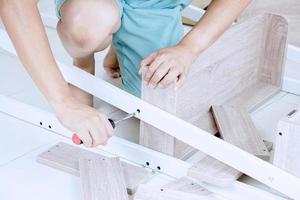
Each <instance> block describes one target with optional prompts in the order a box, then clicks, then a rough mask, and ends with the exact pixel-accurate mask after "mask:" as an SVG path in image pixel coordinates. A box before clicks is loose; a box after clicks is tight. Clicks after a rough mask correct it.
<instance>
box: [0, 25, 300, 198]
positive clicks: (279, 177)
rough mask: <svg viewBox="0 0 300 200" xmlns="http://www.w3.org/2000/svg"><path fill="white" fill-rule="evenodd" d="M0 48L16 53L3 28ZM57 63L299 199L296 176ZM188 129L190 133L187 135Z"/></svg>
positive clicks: (98, 91)
mask: <svg viewBox="0 0 300 200" xmlns="http://www.w3.org/2000/svg"><path fill="white" fill-rule="evenodd" d="M0 47H1V48H3V49H5V50H7V51H9V52H11V53H13V54H15V55H16V52H15V50H14V47H13V46H12V44H11V42H10V39H9V37H8V35H7V34H6V33H5V31H3V30H1V32H0ZM58 65H59V67H60V70H61V72H62V74H63V76H64V78H65V79H66V81H68V82H70V83H72V84H73V85H75V86H77V87H79V88H81V89H83V90H85V91H86V92H89V93H91V94H93V95H94V96H96V97H98V98H100V99H102V100H104V101H106V102H107V103H110V104H112V105H114V106H116V107H118V108H119V109H121V110H123V111H125V112H127V113H133V112H135V113H136V117H137V118H139V119H141V120H143V121H145V122H147V123H148V124H150V125H152V126H154V127H156V128H158V129H160V130H162V131H164V132H166V133H168V134H169V135H171V136H173V137H175V138H177V139H178V140H181V141H183V142H185V143H186V144H189V145H191V146H192V147H194V148H196V149H198V150H200V151H202V152H204V153H206V154H208V155H210V156H212V157H214V158H215V159H218V160H220V161H221V162H224V163H226V164H227V165H229V166H231V167H233V168H235V169H237V170H239V171H241V172H243V173H245V174H247V175H249V176H250V177H252V178H254V179H256V180H258V181H260V182H262V183H264V184H266V185H268V186H270V187H272V188H273V189H276V190H278V191H280V192H282V193H283V194H286V195H287V196H289V197H291V198H294V199H300V179H299V178H297V177H295V176H293V175H291V174H289V173H287V172H285V171H283V170H281V169H279V168H277V167H275V166H273V165H271V164H270V163H267V162H265V161H263V160H261V159H259V158H257V157H255V156H253V155H251V154H249V153H247V152H245V151H243V150H241V149H239V148H237V147H235V146H233V145H231V144H229V143H227V142H225V141H223V140H221V139H219V138H216V137H214V136H212V135H211V134H210V133H208V132H206V131H203V130H201V129H199V128H198V127H196V126H193V125H192V124H190V123H188V122H186V121H184V120H181V119H179V118H177V117H176V116H174V115H172V114H170V113H167V112H165V111H163V110H161V109H159V108H157V107H155V106H153V105H151V104H149V103H147V102H144V101H142V100H141V99H139V98H137V97H135V96H133V95H131V94H129V93H127V92H125V91H123V90H121V89H119V88H117V87H115V86H113V85H111V84H109V83H107V82H105V81H103V80H101V79H99V78H97V77H95V76H92V75H91V74H89V73H87V72H84V71H83V70H80V69H78V68H77V67H72V66H67V65H65V64H63V63H59V62H58ZM120 99H122V101H120ZM162 122H163V123H162ZM187 132H188V133H189V134H186V133H187ZM232 155H234V156H232Z"/></svg>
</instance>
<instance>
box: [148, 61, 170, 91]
mask: <svg viewBox="0 0 300 200" xmlns="http://www.w3.org/2000/svg"><path fill="white" fill-rule="evenodd" d="M169 69H170V64H168V62H165V63H162V64H161V65H160V66H159V67H158V69H157V70H156V71H155V73H154V74H153V76H152V77H151V79H150V81H149V85H150V87H151V88H155V87H156V86H157V84H158V83H159V82H160V81H161V80H162V79H163V77H164V76H166V74H167V73H168V71H169Z"/></svg>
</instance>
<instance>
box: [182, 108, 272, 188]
mask: <svg viewBox="0 0 300 200" xmlns="http://www.w3.org/2000/svg"><path fill="white" fill-rule="evenodd" d="M212 113H213V116H214V118H215V122H216V124H217V127H218V131H219V133H220V135H221V137H222V138H223V139H224V140H225V141H227V142H229V143H231V144H233V145H235V146H238V147H239V148H241V149H243V150H245V151H247V152H249V153H251V154H253V155H255V156H257V157H260V158H262V159H265V160H269V158H270V153H269V151H268V149H267V147H266V145H265V143H264V141H263V140H262V139H261V137H260V135H259V133H258V131H257V129H256V128H255V126H254V123H253V122H252V119H251V118H250V115H249V114H248V112H247V110H246V109H245V108H244V107H243V106H237V105H228V104H224V105H221V106H212ZM241 175H242V173H241V172H239V171H238V170H236V169H234V168H232V167H230V166H228V165H226V164H224V163H222V162H220V161H218V160H216V159H214V158H212V157H210V156H205V157H204V158H203V159H201V160H200V161H198V162H197V163H196V164H194V165H193V166H192V167H191V168H190V169H189V171H188V176H189V177H192V178H195V179H197V180H199V181H203V182H206V183H210V184H213V185H217V186H221V187H228V186H230V185H231V184H232V183H233V182H234V181H235V180H237V179H238V178H239V177H240V176H241Z"/></svg>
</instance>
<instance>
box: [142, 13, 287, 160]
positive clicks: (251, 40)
mask: <svg viewBox="0 0 300 200" xmlns="http://www.w3.org/2000/svg"><path fill="white" fill-rule="evenodd" d="M286 30H287V25H286V22H285V20H284V19H283V18H280V17H278V16H272V15H268V14H266V15H261V16H257V17H256V18H252V19H250V20H247V21H244V22H243V23H240V24H236V25H234V26H233V27H231V28H230V29H229V30H228V31H226V32H225V33H224V35H223V36H222V37H221V38H220V39H218V40H217V41H216V42H215V43H214V44H213V45H212V46H211V47H210V48H209V49H207V50H206V51H205V52H204V53H203V54H202V55H201V56H200V57H199V58H198V59H197V60H196V61H195V63H194V64H193V66H192V67H191V70H190V73H189V76H188V79H187V81H186V82H185V84H184V86H183V87H182V88H181V89H179V90H178V91H176V92H175V91H174V90H172V89H170V88H169V89H165V90H164V91H163V92H162V91H161V90H159V91H158V90H153V89H149V88H148V87H145V86H144V85H143V87H142V91H143V92H142V98H143V99H144V100H146V101H148V102H150V103H153V104H155V105H157V106H159V107H160V108H162V109H164V110H166V107H165V106H166V105H169V104H171V105H174V102H175V106H174V109H173V110H172V109H171V110H167V111H169V112H172V113H175V114H176V116H178V117H180V118H182V119H184V120H186V121H188V122H190V123H193V124H195V125H197V126H199V127H200V128H203V129H204V130H207V131H209V132H211V133H212V134H214V133H216V131H217V128H216V127H215V124H214V121H213V117H212V116H211V112H210V108H211V105H222V104H224V103H225V102H227V101H229V100H230V99H232V98H235V99H236V97H237V96H238V95H240V94H245V95H244V96H245V97H249V95H247V94H246V93H244V92H245V91H248V92H249V91H250V93H251V94H253V95H254V96H255V97H256V99H255V98H253V99H252V100H253V101H252V102H251V101H249V102H250V103H249V107H252V108H253V107H255V104H256V105H257V104H260V101H265V100H266V99H268V98H269V97H270V96H272V95H274V93H276V92H277V91H278V89H279V88H280V87H281V82H282V75H283V73H282V70H283V63H284V57H285V45H286ZM245 38H247V39H245ZM279 47H281V48H279ZM224 49H226V50H225V51H224ZM259 85H264V87H263V89H266V91H267V93H264V92H263V90H261V89H260V87H259ZM256 94H257V95H256ZM169 96H171V97H173V98H171V99H169V98H168V97H169ZM149 97H152V98H149ZM153 97H155V98H153ZM174 98H175V99H174ZM241 99H242V98H241ZM252 104H253V105H252ZM151 129H152V127H147V128H143V127H141V130H142V131H143V133H142V134H141V144H144V143H146V144H147V143H148V144H149V143H152V144H154V143H155V142H149V140H153V139H154V138H153V137H148V138H146V139H143V138H145V137H147V135H148V133H152V132H153V130H151ZM183 134H185V133H183ZM169 140H171V139H170V138H169V139H168V140H166V142H165V143H167V142H168V141H169ZM146 141H147V142H146ZM162 142H163V140H162ZM162 142H161V143H160V146H168V145H166V144H162ZM171 142H172V144H171V146H172V145H173V146H175V148H174V152H173V155H175V156H176V157H178V158H183V157H186V155H189V150H193V149H191V148H190V147H189V146H187V145H184V144H181V143H180V142H177V141H175V143H174V141H173V140H172V141H171ZM176 146H178V148H179V149H177V147H176ZM148 147H150V148H153V149H154V150H161V148H160V149H158V148H157V146H156V145H153V146H152V145H151V146H149V145H148ZM169 149H172V148H171V147H169ZM167 153H168V154H170V151H169V152H167Z"/></svg>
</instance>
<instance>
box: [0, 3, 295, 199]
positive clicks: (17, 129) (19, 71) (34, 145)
mask: <svg viewBox="0 0 300 200" xmlns="http://www.w3.org/2000/svg"><path fill="white" fill-rule="evenodd" d="M46 2H49V1H46ZM48 6H49V5H48V3H47V4H43V5H42V6H41V9H42V10H45V11H47V12H49V13H52V14H53V11H50V10H49V9H47V8H49V7H48ZM47 34H48V36H49V39H50V42H51V47H52V49H53V52H54V55H55V56H56V58H57V59H58V60H61V61H63V62H67V63H71V58H70V57H69V56H68V54H67V53H66V52H65V50H64V49H63V48H62V45H61V43H60V42H59V39H58V36H57V34H56V32H55V30H53V29H50V28H47ZM104 55H105V52H102V53H99V54H98V55H97V59H96V60H97V76H99V77H101V78H103V79H105V80H108V81H109V82H112V83H114V84H116V85H118V86H120V81H114V80H109V79H108V78H107V77H106V76H105V73H104V71H103V69H102V68H101V63H102V62H101V61H102V59H103V56H104ZM0 65H1V67H0V94H3V95H7V96H10V97H12V98H15V99H17V100H19V101H22V102H25V103H28V104H30V105H34V106H37V107H39V108H42V109H45V110H49V111H51V108H50V107H49V105H48V103H47V101H46V99H45V98H44V97H43V96H42V95H41V93H40V92H39V91H38V89H37V88H36V86H35V85H34V83H33V82H32V81H31V79H30V78H29V77H28V75H27V74H26V72H25V70H24V68H23V67H22V65H21V64H20V63H19V61H18V60H17V59H15V58H14V57H13V56H11V55H7V54H6V53H4V52H2V51H0ZM287 65H288V67H289V66H292V67H293V69H292V70H298V67H297V66H299V67H300V65H299V64H298V63H288V64H287ZM289 69H290V68H289ZM292 70H290V71H289V73H292V72H291V71H292ZM298 104H300V97H299V96H297V95H293V94H289V93H286V92H280V93H279V94H277V95H276V96H275V97H273V98H272V99H270V100H269V101H268V102H266V103H265V104H264V105H262V106H261V107H260V108H258V109H257V110H256V111H255V112H253V113H252V118H253V120H254V122H255V125H256V126H257V128H258V129H259V130H260V131H261V134H262V137H263V138H264V139H267V140H269V141H274V139H275V136H276V125H277V122H278V120H279V119H280V118H282V117H283V116H285V115H286V114H287V113H289V112H290V111H291V110H292V109H294V108H296V107H297V105H298ZM95 105H96V107H97V108H99V109H100V110H102V111H103V112H105V113H107V114H108V115H110V116H112V117H117V116H120V115H121V114H122V112H121V111H119V110H118V109H116V108H115V107H113V106H110V105H108V104H106V103H104V102H102V101H100V100H99V99H96V100H95ZM138 129H139V123H138V121H137V120H130V121H128V122H125V123H123V124H121V125H120V126H119V127H117V129H116V135H118V136H120V137H123V138H126V139H128V140H130V141H133V142H138ZM0 130H1V140H0V199H1V200H2V199H3V200H17V199H31V200H35V199H39V200H40V199H43V200H48V199H49V200H50V199H51V200H53V199H65V200H68V199H70V200H71V199H72V200H76V199H81V192H80V184H79V179H78V178H77V177H74V176H71V175H69V174H66V173H63V172H60V171H58V170H54V169H51V168H49V167H45V166H43V165H40V164H38V163H36V162H35V159H36V156H37V155H38V154H39V153H40V152H42V151H44V150H45V149H47V148H48V147H50V146H51V145H52V144H54V143H55V142H57V141H61V140H62V138H61V136H58V135H55V134H53V133H51V132H48V131H46V130H43V129H40V128H38V127H34V126H32V125H30V124H27V123H25V122H22V121H20V120H17V119H15V118H12V117H10V116H7V115H4V114H1V113H0ZM200 155H201V153H199V154H197V155H195V156H194V157H193V158H191V159H190V161H191V162H195V161H197V159H199V156H200ZM169 180H170V179H169V178H167V177H164V176H161V177H155V178H154V179H153V181H152V183H153V184H157V183H160V184H162V183H164V182H167V181H169ZM246 181H247V182H253V181H252V180H249V179H247V180H246ZM255 184H257V183H255ZM36 191H39V192H36Z"/></svg>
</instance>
